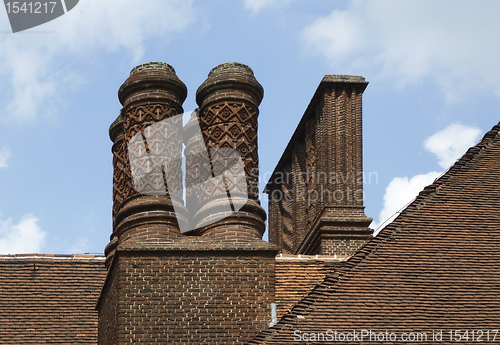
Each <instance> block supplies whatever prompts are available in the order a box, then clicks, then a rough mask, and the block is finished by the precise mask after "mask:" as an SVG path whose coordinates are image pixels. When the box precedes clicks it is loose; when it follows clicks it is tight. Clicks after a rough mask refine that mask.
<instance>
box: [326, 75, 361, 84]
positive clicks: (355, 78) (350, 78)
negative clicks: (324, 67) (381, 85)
mask: <svg viewBox="0 0 500 345" xmlns="http://www.w3.org/2000/svg"><path fill="white" fill-rule="evenodd" d="M321 81H322V82H335V83H366V84H368V82H367V81H366V80H365V78H364V77H362V76H359V75H345V74H327V75H325V76H324V77H323V80H321Z"/></svg>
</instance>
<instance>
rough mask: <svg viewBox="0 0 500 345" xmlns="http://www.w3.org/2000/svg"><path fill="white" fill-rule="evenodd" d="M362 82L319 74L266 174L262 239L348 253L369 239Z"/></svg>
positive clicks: (292, 247) (308, 250) (288, 248)
mask: <svg viewBox="0 0 500 345" xmlns="http://www.w3.org/2000/svg"><path fill="white" fill-rule="evenodd" d="M367 84H368V83H367V82H365V80H364V78H362V77H357V76H340V75H327V76H325V77H324V78H323V80H322V81H321V83H320V85H319V87H318V89H317V90H316V93H315V95H314V96H313V99H312V100H311V103H310V104H309V106H308V108H307V110H306V112H305V114H304V116H303V118H302V120H301V122H300V124H299V126H298V127H297V130H296V131H295V133H294V135H293V137H292V139H291V140H290V142H289V144H288V146H287V148H286V150H285V153H284V154H283V156H282V157H281V159H280V161H279V163H278V165H277V167H276V169H275V171H274V173H273V175H272V176H271V178H270V180H269V182H268V184H267V186H266V189H265V192H266V193H268V195H269V209H270V212H269V234H270V235H269V238H270V240H271V241H272V243H275V244H277V245H278V246H279V248H280V250H281V252H282V253H303V254H342V255H345V254H346V253H351V254H352V253H354V252H355V251H356V250H357V249H359V248H360V247H361V246H362V245H363V244H364V243H365V242H366V241H367V240H368V239H370V238H371V236H372V232H373V231H372V230H371V229H369V228H368V225H369V224H370V223H371V221H372V219H371V218H368V217H366V216H365V214H364V207H363V166H362V109H361V108H362V104H361V97H362V93H363V91H364V89H365V88H366V85H367ZM335 212H338V214H337V215H336V214H335ZM345 217H348V218H345ZM346 244H348V247H347V249H346V248H345V246H346ZM337 249H341V251H340V252H337Z"/></svg>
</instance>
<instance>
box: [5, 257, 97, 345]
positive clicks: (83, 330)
mask: <svg viewBox="0 0 500 345" xmlns="http://www.w3.org/2000/svg"><path fill="white" fill-rule="evenodd" d="M105 275H106V269H105V267H104V257H102V256H94V255H39V254H36V255H35V254H32V255H3V256H0V344H2V345H4V344H97V312H96V311H95V306H96V302H97V298H98V297H99V292H100V289H101V286H102V284H103V282H104V279H105Z"/></svg>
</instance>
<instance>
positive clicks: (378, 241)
mask: <svg viewBox="0 0 500 345" xmlns="http://www.w3.org/2000/svg"><path fill="white" fill-rule="evenodd" d="M499 133H500V122H499V123H498V124H496V125H495V126H493V128H492V129H491V130H490V131H488V132H486V134H485V135H484V136H483V138H482V139H481V141H480V142H479V143H478V144H476V145H474V146H472V147H470V148H469V149H468V150H467V152H466V153H465V154H464V155H462V157H461V158H459V159H458V160H457V161H456V162H455V163H454V164H453V165H452V166H451V167H450V168H449V169H448V170H447V171H445V172H444V173H443V175H441V176H440V177H439V178H437V179H436V180H435V181H434V182H433V183H432V184H430V185H428V186H426V187H425V188H424V189H423V190H422V191H421V192H420V193H419V194H418V196H417V197H416V198H415V199H414V200H413V201H412V202H411V203H409V204H408V205H407V206H406V207H405V208H404V209H403V210H402V211H401V212H400V214H399V215H398V216H397V217H396V218H395V219H394V220H393V221H392V222H391V223H389V224H388V225H387V226H386V227H385V228H384V229H382V231H380V233H379V234H378V235H377V236H375V237H373V238H372V239H371V240H369V241H368V242H367V243H365V244H364V245H363V246H362V247H361V248H360V249H359V250H358V251H357V252H356V253H355V254H354V255H353V256H352V257H350V258H349V259H348V260H346V261H344V262H342V263H341V264H340V265H339V266H338V267H336V268H335V269H334V271H333V272H330V273H327V274H326V275H325V278H324V279H323V280H322V282H320V283H318V284H317V285H316V286H314V288H313V289H312V290H311V291H310V292H309V293H308V294H307V295H306V296H304V297H303V298H302V299H300V300H299V301H298V302H297V303H296V304H295V306H294V307H293V308H292V309H291V310H289V311H288V312H287V313H286V314H285V315H283V316H282V317H281V319H280V320H279V321H278V323H277V324H276V325H274V326H273V327H271V328H268V329H266V330H264V331H262V332H260V333H259V335H258V336H257V337H256V338H254V340H252V341H251V342H249V343H248V344H262V343H265V342H266V340H267V339H269V337H271V336H273V335H274V334H275V333H276V332H277V331H279V330H281V329H284V328H287V327H290V326H291V325H290V324H291V323H293V322H294V320H295V319H296V318H297V317H298V316H303V315H304V314H305V312H306V311H307V310H310V308H311V307H312V306H313V305H314V303H315V302H316V300H317V298H318V297H319V296H320V295H322V294H323V291H322V290H324V289H330V291H333V289H334V288H335V287H337V285H338V284H339V283H340V281H341V280H342V278H343V277H345V276H346V275H347V274H349V273H351V272H352V270H353V269H355V268H356V266H357V265H358V264H359V263H360V262H362V261H363V260H364V259H365V258H366V257H368V256H369V255H370V254H372V253H374V252H376V251H377V249H378V248H379V246H380V245H382V244H383V243H386V242H389V241H391V240H392V239H393V238H394V235H395V234H397V233H398V232H399V231H400V230H399V228H398V225H399V224H400V222H401V219H402V218H403V217H404V216H405V215H408V214H411V213H413V211H414V210H415V209H416V208H419V206H421V205H422V204H425V202H426V201H428V200H429V199H430V198H432V197H433V196H434V195H435V194H437V193H438V192H439V190H441V189H443V188H444V187H445V186H446V185H448V184H449V183H450V182H451V181H452V180H454V179H455V177H456V176H457V174H459V173H460V172H463V171H464V169H467V168H468V167H469V166H470V164H471V162H472V160H473V159H474V158H475V157H477V155H478V154H479V153H480V152H481V151H482V150H484V149H486V148H488V146H489V145H490V144H491V143H492V142H493V141H494V140H495V139H496V138H497V136H498V135H499Z"/></svg>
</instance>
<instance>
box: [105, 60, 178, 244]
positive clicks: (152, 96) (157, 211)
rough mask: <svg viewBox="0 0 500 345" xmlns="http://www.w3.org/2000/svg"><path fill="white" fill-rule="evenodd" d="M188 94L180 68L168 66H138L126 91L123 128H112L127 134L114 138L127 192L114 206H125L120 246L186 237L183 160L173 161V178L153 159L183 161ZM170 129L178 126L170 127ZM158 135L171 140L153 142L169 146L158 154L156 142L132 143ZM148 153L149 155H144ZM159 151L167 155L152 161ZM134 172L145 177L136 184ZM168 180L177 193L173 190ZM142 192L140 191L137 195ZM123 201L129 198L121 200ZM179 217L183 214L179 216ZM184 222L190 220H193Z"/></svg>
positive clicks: (120, 210) (119, 219) (118, 225)
mask: <svg viewBox="0 0 500 345" xmlns="http://www.w3.org/2000/svg"><path fill="white" fill-rule="evenodd" d="M186 95H187V89H186V86H185V85H184V84H183V83H182V82H181V81H180V80H179V78H177V75H176V74H175V71H174V69H173V68H172V67H171V66H170V65H168V64H165V63H162V62H151V63H147V64H143V65H139V66H137V67H136V68H134V69H133V70H132V71H131V72H130V77H129V78H128V79H127V80H126V81H125V83H124V84H123V85H122V86H121V87H120V90H119V92H118V97H119V99H120V102H121V103H122V105H123V109H122V110H121V116H122V118H123V120H122V125H120V126H119V124H116V125H115V126H112V129H113V130H114V131H113V134H114V133H115V132H118V131H119V129H120V127H121V126H123V133H120V134H119V135H118V134H114V135H113V137H112V140H113V139H115V140H113V142H114V147H115V146H116V150H118V151H117V153H116V154H115V156H116V162H117V163H116V165H115V175H117V178H116V179H115V184H116V186H115V187H114V189H116V190H120V189H123V191H122V192H120V193H116V197H117V198H118V199H115V200H114V204H115V205H119V206H115V207H116V208H117V210H116V211H115V212H116V213H115V222H114V223H115V229H114V233H115V234H116V236H118V239H119V240H118V243H122V242H124V241H146V242H154V241H160V240H171V239H173V238H176V237H178V236H179V235H180V231H179V226H178V223H177V221H178V217H176V213H175V212H174V207H173V202H177V203H178V204H180V205H182V200H181V197H180V194H181V193H182V176H181V160H180V159H177V160H173V161H172V162H169V163H168V164H170V165H171V166H170V168H169V169H168V173H167V174H166V173H165V171H164V170H163V168H160V167H155V168H151V161H152V160H154V158H160V159H163V160H164V159H165V157H163V156H164V153H165V151H166V152H168V156H169V157H180V155H181V150H182V146H181V145H182V137H181V136H180V135H181V132H182V119H181V118H180V117H175V118H174V116H175V115H177V114H182V112H183V109H182V103H183V102H184V99H185V98H186ZM165 119H171V121H170V122H168V123H165V124H163V123H162V126H161V127H159V126H155V124H158V123H160V122H161V121H162V120H165ZM174 119H175V121H174ZM168 126H171V127H172V128H165V127H168ZM174 127H175V128H174ZM145 131H146V132H147V133H146V132H145ZM155 131H162V135H164V134H166V135H168V136H169V137H168V138H167V139H169V140H163V141H159V140H157V141H154V143H153V144H152V145H164V146H165V147H162V148H161V149H158V148H156V147H155V150H153V147H148V145H151V143H148V144H144V142H143V141H142V140H135V141H132V139H133V138H139V139H140V137H136V135H139V136H142V137H143V138H144V137H155ZM122 135H123V141H122V142H123V144H122V145H121V146H118V143H119V142H116V141H118V140H119V138H120V137H121V136H122ZM144 150H146V151H147V153H148V155H145V154H144ZM154 152H161V153H162V154H163V155H162V157H152V156H154ZM132 168H133V170H132ZM132 171H135V172H136V173H138V174H139V175H140V176H142V178H141V179H138V178H135V179H134V180H133V182H132V178H131V177H132V175H131V173H132ZM120 176H121V178H120ZM166 179H168V185H169V186H170V188H171V189H172V190H168V188H167V185H166ZM172 186H174V187H173V188H172ZM130 188H131V189H130ZM137 189H139V191H140V193H137ZM119 198H123V200H122V201H120V200H119ZM177 216H180V213H179V212H177ZM185 218H187V215H185ZM181 219H182V217H181ZM184 221H186V222H187V219H186V220H184ZM110 252H112V251H110Z"/></svg>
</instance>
